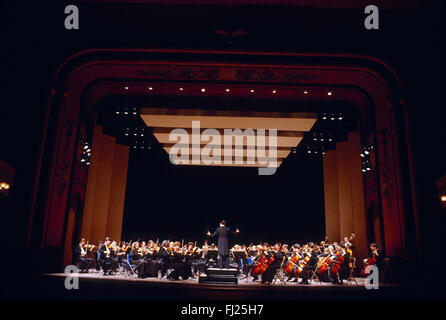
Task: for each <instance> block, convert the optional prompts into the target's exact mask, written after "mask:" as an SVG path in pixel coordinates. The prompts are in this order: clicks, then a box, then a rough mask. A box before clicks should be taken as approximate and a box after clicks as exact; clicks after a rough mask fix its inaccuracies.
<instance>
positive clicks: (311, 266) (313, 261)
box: [300, 243, 319, 284]
mask: <svg viewBox="0 0 446 320" xmlns="http://www.w3.org/2000/svg"><path fill="white" fill-rule="evenodd" d="M309 246H310V248H311V249H312V250H311V253H308V252H307V254H309V255H310V260H308V262H307V264H306V265H305V266H304V267H303V269H302V272H301V273H300V274H301V275H302V282H301V283H302V284H308V283H309V282H308V278H309V276H310V272H312V271H314V270H315V269H316V266H317V262H318V260H319V258H318V255H319V250H318V249H319V248H318V247H317V246H316V247H313V244H312V243H310V245H309Z"/></svg>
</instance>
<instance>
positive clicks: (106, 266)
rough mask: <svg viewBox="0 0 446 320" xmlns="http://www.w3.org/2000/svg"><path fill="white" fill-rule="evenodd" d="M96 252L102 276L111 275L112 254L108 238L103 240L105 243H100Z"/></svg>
mask: <svg viewBox="0 0 446 320" xmlns="http://www.w3.org/2000/svg"><path fill="white" fill-rule="evenodd" d="M98 252H99V254H100V259H99V264H100V265H101V267H102V270H103V271H104V276H105V275H107V272H108V274H109V275H111V274H112V271H113V269H112V257H113V252H112V248H111V240H110V238H109V237H106V238H105V242H104V243H102V244H101V245H100V246H99V248H98Z"/></svg>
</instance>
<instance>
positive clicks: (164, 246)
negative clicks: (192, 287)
mask: <svg viewBox="0 0 446 320" xmlns="http://www.w3.org/2000/svg"><path fill="white" fill-rule="evenodd" d="M158 259H159V262H160V269H161V277H162V278H164V277H165V276H166V272H167V270H168V269H169V268H170V267H171V264H170V262H171V254H170V248H169V241H168V240H164V241H163V242H162V243H161V248H160V249H159V250H158Z"/></svg>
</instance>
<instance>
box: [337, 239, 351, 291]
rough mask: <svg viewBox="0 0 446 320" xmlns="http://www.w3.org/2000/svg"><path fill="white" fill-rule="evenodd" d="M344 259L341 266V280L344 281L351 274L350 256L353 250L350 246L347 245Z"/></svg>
mask: <svg viewBox="0 0 446 320" xmlns="http://www.w3.org/2000/svg"><path fill="white" fill-rule="evenodd" d="M343 253H344V261H343V262H342V264H341V267H340V268H339V280H340V282H341V283H342V282H343V280H347V279H348V277H349V275H350V258H351V257H352V256H351V250H349V246H348V245H347V246H346V249H345V250H344V252H343Z"/></svg>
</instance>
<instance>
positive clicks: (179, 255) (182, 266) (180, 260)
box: [167, 241, 192, 280]
mask: <svg viewBox="0 0 446 320" xmlns="http://www.w3.org/2000/svg"><path fill="white" fill-rule="evenodd" d="M171 256H172V262H171V264H172V268H173V271H172V272H171V273H170V274H169V275H168V276H167V279H169V280H179V278H180V277H181V278H182V279H183V280H186V279H188V278H189V277H190V276H191V275H192V272H191V271H190V268H188V266H187V265H186V263H185V262H184V260H185V256H184V252H183V248H181V243H180V242H178V241H177V242H175V243H174V250H173V252H172V254H171Z"/></svg>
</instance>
